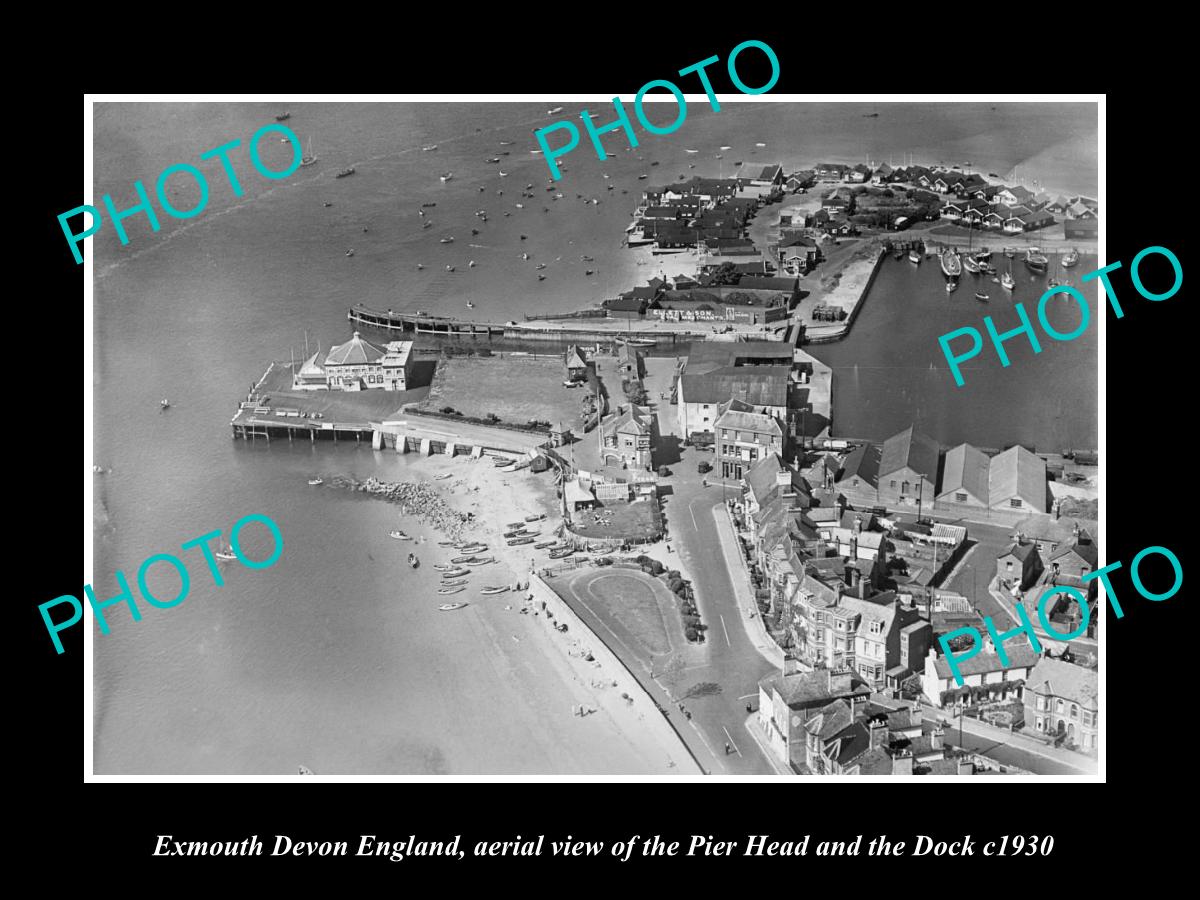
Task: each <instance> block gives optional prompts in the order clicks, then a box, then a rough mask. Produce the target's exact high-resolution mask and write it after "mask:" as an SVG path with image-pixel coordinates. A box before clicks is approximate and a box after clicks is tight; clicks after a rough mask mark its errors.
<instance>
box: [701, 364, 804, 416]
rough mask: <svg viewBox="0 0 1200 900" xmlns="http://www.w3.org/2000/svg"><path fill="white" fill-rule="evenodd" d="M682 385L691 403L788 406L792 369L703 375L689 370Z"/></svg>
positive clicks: (764, 368)
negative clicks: (733, 401)
mask: <svg viewBox="0 0 1200 900" xmlns="http://www.w3.org/2000/svg"><path fill="white" fill-rule="evenodd" d="M679 382H680V387H681V389H682V392H683V397H684V400H685V402H687V403H724V402H725V401H726V400H729V399H730V398H737V399H739V400H744V401H745V402H746V403H749V404H751V405H753V406H780V407H784V406H787V390H788V369H787V368H785V367H783V366H744V367H733V366H729V367H727V368H723V369H717V370H715V371H712V372H705V373H703V374H694V373H692V372H689V371H686V370H685V371H684V373H683V376H682V377H681V378H680V379H679Z"/></svg>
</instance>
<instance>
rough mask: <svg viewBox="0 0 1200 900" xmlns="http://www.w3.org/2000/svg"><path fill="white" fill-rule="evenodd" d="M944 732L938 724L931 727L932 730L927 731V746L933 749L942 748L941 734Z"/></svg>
mask: <svg viewBox="0 0 1200 900" xmlns="http://www.w3.org/2000/svg"><path fill="white" fill-rule="evenodd" d="M944 734H945V732H944V731H942V729H941V727H940V726H939V727H938V728H935V729H933V731H931V732H930V733H929V746H930V747H931V748H933V749H934V750H941V749H942V736H943V735H944Z"/></svg>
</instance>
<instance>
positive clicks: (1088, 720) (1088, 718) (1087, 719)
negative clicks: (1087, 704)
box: [1083, 709, 1092, 725]
mask: <svg viewBox="0 0 1200 900" xmlns="http://www.w3.org/2000/svg"><path fill="white" fill-rule="evenodd" d="M1083 724H1084V725H1091V724H1092V714H1091V713H1090V712H1089V711H1088V710H1086V709H1085V710H1084V711H1083Z"/></svg>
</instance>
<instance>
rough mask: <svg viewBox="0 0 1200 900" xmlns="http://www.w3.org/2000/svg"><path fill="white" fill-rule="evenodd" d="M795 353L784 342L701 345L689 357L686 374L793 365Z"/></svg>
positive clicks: (704, 342) (696, 344) (705, 343)
mask: <svg viewBox="0 0 1200 900" xmlns="http://www.w3.org/2000/svg"><path fill="white" fill-rule="evenodd" d="M793 355H794V352H793V350H792V348H791V347H789V346H788V345H787V344H786V343H784V342H783V341H699V342H697V343H694V344H692V347H691V350H690V351H689V353H688V361H687V368H686V369H685V371H686V372H688V373H690V374H693V375H694V374H698V373H702V372H711V371H713V370H715V369H722V368H725V367H727V366H737V367H746V366H758V365H762V364H767V365H778V366H783V365H786V366H788V367H789V368H790V367H791V364H792V357H793Z"/></svg>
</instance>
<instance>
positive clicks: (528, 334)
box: [346, 306, 711, 347]
mask: <svg viewBox="0 0 1200 900" xmlns="http://www.w3.org/2000/svg"><path fill="white" fill-rule="evenodd" d="M346 318H347V319H349V320H350V321H351V322H353V323H354V324H355V325H357V326H362V327H366V328H376V329H380V330H382V331H386V332H389V333H390V334H394V335H397V336H398V337H399V336H414V335H429V336H431V337H451V338H456V339H463V340H471V341H477V342H491V341H497V340H505V341H515V342H518V343H524V342H529V341H535V342H554V343H561V344H594V343H615V342H616V341H618V340H641V341H653V342H654V345H655V347H664V346H665V347H678V346H680V345H683V344H690V343H692V341H702V340H705V339H706V338H707V337H708V335H709V334H710V333H711V332H704V331H684V330H681V331H665V330H659V329H655V330H641V329H635V328H633V327H631V326H630V325H629V324H627V326H626V327H625V328H624V329H622V328H620V326H619V324H617V323H616V322H615V321H614V320H608V319H605V320H604V321H614V327H612V328H586V327H575V328H552V327H539V326H536V325H519V324H517V323H516V322H506V323H504V324H499V323H495V322H470V321H466V320H463V319H455V318H451V317H448V316H429V315H416V314H415V313H398V312H391V311H388V312H381V311H379V310H373V309H368V308H366V307H363V306H355V307H351V309H350V310H349V312H347V313H346Z"/></svg>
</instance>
